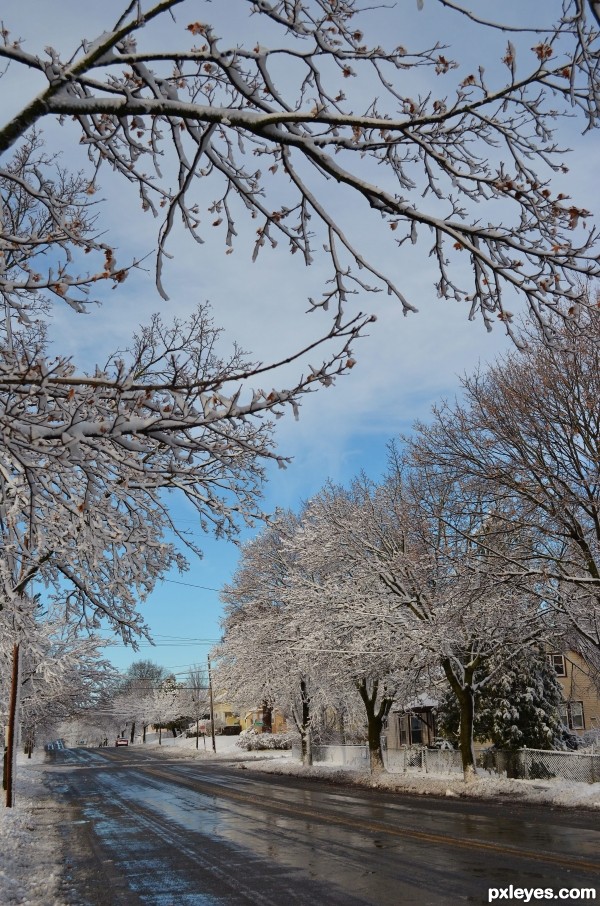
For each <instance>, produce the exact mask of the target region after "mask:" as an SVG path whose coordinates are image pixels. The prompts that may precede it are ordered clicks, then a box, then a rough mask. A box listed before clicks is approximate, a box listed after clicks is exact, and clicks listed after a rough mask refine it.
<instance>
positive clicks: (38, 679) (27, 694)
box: [0, 611, 114, 740]
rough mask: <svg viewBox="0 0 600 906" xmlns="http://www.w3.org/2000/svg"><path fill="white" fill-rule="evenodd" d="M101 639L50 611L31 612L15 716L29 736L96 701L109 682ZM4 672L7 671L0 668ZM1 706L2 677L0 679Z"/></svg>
mask: <svg viewBox="0 0 600 906" xmlns="http://www.w3.org/2000/svg"><path fill="white" fill-rule="evenodd" d="M105 644H106V643H105V641H104V640H102V639H100V638H98V637H94V636H93V635H92V636H90V635H87V634H84V635H82V634H81V633H80V632H78V630H77V628H76V627H74V626H72V625H70V626H69V625H65V623H64V620H63V619H62V615H61V614H60V613H59V612H56V611H54V612H53V613H51V614H46V615H45V616H43V617H41V618H36V620H35V623H34V625H32V626H31V627H30V629H29V632H28V634H27V645H24V646H22V658H21V669H20V684H21V688H20V695H19V699H20V711H19V720H20V723H21V725H22V729H23V734H24V735H25V737H26V738H28V739H30V740H34V739H40V738H41V739H44V738H48V737H49V736H50V734H51V732H52V729H53V728H56V727H57V725H58V724H60V722H61V721H65V720H67V719H69V720H76V719H79V718H80V717H81V716H82V715H83V714H85V713H86V712H87V711H89V710H93V709H94V708H95V707H97V705H98V702H99V701H100V699H101V698H102V695H103V694H104V692H105V691H106V690H108V689H110V688H111V686H112V684H113V683H114V668H112V666H111V664H110V663H109V662H108V661H107V660H106V658H105V657H104V656H103V655H104V651H103V649H104V647H105ZM2 673H3V674H4V677H5V678H6V677H8V676H9V675H10V671H8V670H4V671H2ZM0 689H1V691H2V699H3V708H2V710H5V704H6V701H7V699H8V688H7V683H6V681H5V682H2V681H1V680H0Z"/></svg>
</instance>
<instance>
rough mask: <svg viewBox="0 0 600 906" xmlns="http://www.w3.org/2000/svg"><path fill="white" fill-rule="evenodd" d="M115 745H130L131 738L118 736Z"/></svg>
mask: <svg viewBox="0 0 600 906" xmlns="http://www.w3.org/2000/svg"><path fill="white" fill-rule="evenodd" d="M115 745H116V746H128V745H129V740H128V739H126V738H125V737H124V736H118V737H117V739H115Z"/></svg>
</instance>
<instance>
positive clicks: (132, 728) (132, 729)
mask: <svg viewBox="0 0 600 906" xmlns="http://www.w3.org/2000/svg"><path fill="white" fill-rule="evenodd" d="M134 737H135V720H134V721H133V723H132V724H131V736H130V742H131V745H133V740H134Z"/></svg>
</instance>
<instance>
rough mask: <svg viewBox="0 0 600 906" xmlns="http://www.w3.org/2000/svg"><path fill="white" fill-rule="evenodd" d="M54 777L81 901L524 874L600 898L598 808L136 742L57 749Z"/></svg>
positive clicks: (478, 890)
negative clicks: (270, 768) (263, 769)
mask: <svg viewBox="0 0 600 906" xmlns="http://www.w3.org/2000/svg"><path fill="white" fill-rule="evenodd" d="M46 776H47V782H48V784H49V786H50V788H51V791H52V794H53V797H54V798H55V800H56V801H57V802H58V803H60V805H61V809H62V810H64V809H65V808H66V810H67V811H66V815H67V816H68V817H67V818H66V820H65V826H64V835H65V845H66V850H67V853H68V862H67V872H66V877H65V898H66V900H67V902H70V903H72V904H74V906H121V904H128V906H134V904H149V906H175V904H177V906H246V904H257V906H366V904H369V906H400V904H407V906H412V904H415V906H428V904H432V906H450V904H456V903H463V902H464V903H484V902H488V888H490V887H496V888H508V886H509V884H512V885H513V886H514V887H521V888H537V889H543V890H547V889H550V888H553V893H552V896H554V894H556V899H557V900H558V891H559V890H560V889H564V888H580V887H587V888H594V890H595V892H596V899H597V902H599V903H600V819H599V816H598V815H597V814H595V813H593V812H585V811H580V812H571V811H567V810H564V809H563V810H561V809H558V808H550V807H539V806H538V807H531V806H520V805H515V804H514V803H505V804H502V803H498V804H496V803H494V804H491V805H490V804H484V803H475V802H466V801H462V800H460V801H458V800H452V799H448V800H446V799H433V798H429V797H428V798H426V799H425V798H423V797H409V796H402V795H399V794H394V793H390V792H387V791H386V792H384V791H380V790H359V789H354V788H352V789H347V788H343V787H336V786H333V785H330V784H325V783H323V782H316V781H309V780H306V779H299V778H296V777H285V776H275V775H272V774H260V773H253V772H252V771H251V770H250V769H249V770H240V768H239V766H233V765H231V766H227V765H224V764H223V762H216V761H213V762H210V761H166V760H163V759H161V757H160V756H157V755H153V754H152V753H150V752H147V751H143V750H141V749H137V748H130V749H115V750H109V749H101V750H90V749H71V750H65V751H64V752H57V753H55V755H54V760H53V763H52V765H50V766H49V767H48V768H47V775H46ZM503 899H504V900H505V902H508V898H506V897H504V898H503ZM540 899H541V898H536V899H531V902H538V901H539V900H540ZM543 901H544V902H547V901H548V895H547V894H545V895H544V898H543ZM558 901H559V902H563V903H564V902H582V900H581V899H579V898H578V899H575V898H573V899H570V898H569V899H560V900H558ZM521 902H523V900H521Z"/></svg>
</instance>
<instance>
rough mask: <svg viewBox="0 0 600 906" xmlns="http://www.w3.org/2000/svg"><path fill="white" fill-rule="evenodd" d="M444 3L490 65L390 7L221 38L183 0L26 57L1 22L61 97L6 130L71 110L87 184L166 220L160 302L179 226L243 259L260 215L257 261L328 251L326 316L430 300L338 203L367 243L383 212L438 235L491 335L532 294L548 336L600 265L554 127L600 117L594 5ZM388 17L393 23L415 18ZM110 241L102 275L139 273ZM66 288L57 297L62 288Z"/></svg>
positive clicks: (450, 272)
mask: <svg viewBox="0 0 600 906" xmlns="http://www.w3.org/2000/svg"><path fill="white" fill-rule="evenodd" d="M432 3H433V0H432ZM438 4H439V6H440V7H441V8H443V11H444V15H448V16H455V17H456V21H457V24H460V30H461V31H465V30H466V33H467V34H466V38H467V40H468V39H469V38H471V41H472V43H473V46H476V45H477V44H478V43H479V42H480V41H481V38H482V37H483V36H485V38H486V40H487V41H488V42H491V43H490V50H488V52H487V53H486V57H487V59H486V60H485V61H483V60H482V61H480V65H479V66H477V65H476V64H472V63H471V62H470V61H469V63H468V64H466V65H468V66H471V65H473V68H472V70H467V71H466V70H465V66H464V65H461V60H460V59H457V60H455V59H454V58H453V57H452V55H451V54H452V48H447V47H446V46H445V45H444V44H442V43H441V42H438V43H435V44H434V45H433V46H431V47H418V46H417V47H414V48H413V47H404V46H393V47H384V46H382V45H381V43H380V42H379V41H377V38H376V31H377V25H378V21H379V19H378V15H379V12H378V11H377V10H372V9H371V10H361V9H360V8H359V5H358V4H357V3H355V2H354V0H345V2H343V3H337V4H335V5H333V6H332V5H331V4H329V3H325V2H323V0H305V2H295V3H288V2H287V0H273V2H266V0H264V2H263V0H261V2H256V0H239V2H238V3H237V4H236V9H235V12H233V10H232V13H231V18H232V19H235V18H236V14H237V20H236V21H240V23H241V28H242V31H241V33H240V35H239V37H238V38H237V39H236V40H233V41H232V40H230V39H229V38H228V39H226V40H222V39H220V37H219V35H218V29H219V26H218V24H217V21H218V16H216V20H215V21H213V22H211V19H213V20H214V19H215V10H214V8H213V7H212V6H210V5H206V6H204V5H203V6H202V7H201V8H200V9H201V12H200V13H199V8H198V6H197V5H191V4H189V3H186V2H185V0H164V2H159V3H155V4H152V3H150V4H142V3H137V2H136V3H130V4H128V5H127V6H126V7H125V8H124V9H123V12H122V14H121V15H120V16H119V18H118V20H117V21H116V22H115V23H114V24H112V25H110V24H109V25H108V27H107V30H106V31H104V32H103V33H102V34H101V35H99V36H97V37H95V38H92V37H90V38H89V39H88V40H84V41H82V42H81V44H80V45H79V46H76V47H75V46H74V47H73V48H72V50H71V52H70V53H68V54H67V56H66V57H65V58H62V57H61V56H60V54H59V53H58V52H57V51H56V50H55V49H53V48H51V47H47V48H45V50H43V51H41V50H40V51H39V52H36V51H35V50H33V49H32V50H29V44H26V43H25V41H24V40H23V39H22V36H19V35H11V34H10V32H9V27H10V23H5V29H4V32H3V42H2V45H0V57H2V58H4V59H5V60H6V61H7V62H8V63H10V65H11V66H12V67H16V68H22V69H23V70H27V71H32V72H36V73H39V75H40V77H41V78H42V79H43V80H44V82H45V86H44V87H43V88H42V90H41V91H40V92H39V93H38V94H37V96H35V97H31V98H30V100H29V101H27V102H26V103H25V104H24V106H23V108H22V109H21V110H20V111H18V112H17V113H16V114H14V115H13V116H12V117H11V118H10V119H9V120H8V121H7V122H6V123H5V124H4V125H3V126H2V127H1V128H0V153H3V152H5V151H6V150H8V149H9V148H11V147H13V146H15V145H16V146H17V147H19V143H20V142H22V141H23V140H26V141H30V142H31V141H32V139H31V136H32V134H33V132H32V130H35V129H36V128H39V126H40V125H41V124H42V123H43V121H44V120H45V119H46V118H48V117H58V118H59V119H60V121H61V122H62V124H63V129H64V131H65V141H67V142H68V141H72V142H73V144H77V143H78V142H80V143H81V144H82V146H83V148H84V149H85V150H86V151H87V154H88V158H89V165H88V169H87V174H86V179H87V184H86V189H85V191H87V192H89V193H92V194H93V192H94V191H95V187H96V186H97V184H98V183H99V180H100V179H101V173H102V168H103V167H106V166H109V167H111V168H113V169H114V170H115V171H116V172H117V173H119V174H120V175H121V176H122V177H123V178H124V179H125V180H126V181H128V182H130V183H131V184H132V186H133V187H134V189H135V190H137V192H138V193H139V196H140V200H141V204H142V207H143V208H144V209H146V210H148V211H150V212H151V213H152V214H154V215H155V216H162V225H161V227H160V230H159V235H158V242H157V247H158V254H157V269H156V278H157V284H158V287H159V289H160V291H161V293H162V294H163V296H166V290H165V283H164V280H163V264H164V262H165V260H166V258H167V257H169V256H170V251H169V238H170V235H171V233H172V231H173V227H174V224H175V222H176V220H177V219H180V220H181V221H182V223H183V225H184V228H185V229H186V230H187V231H188V233H189V235H190V236H192V237H193V238H194V239H195V240H196V241H197V242H198V243H200V244H201V243H202V242H203V241H204V237H205V235H206V232H207V231H208V230H213V229H219V230H221V231H222V232H223V238H224V242H225V244H226V246H227V248H228V249H229V250H231V249H233V247H234V245H235V244H236V242H240V241H242V240H240V238H239V235H238V233H239V228H238V227H239V224H240V223H241V222H242V220H243V218H244V217H249V218H250V220H251V221H253V222H254V223H253V232H254V238H253V240H252V243H253V249H254V251H253V254H254V257H256V256H257V255H258V254H259V253H260V252H261V250H262V249H264V248H265V247H266V246H270V247H272V248H274V247H275V246H276V245H277V244H278V243H283V245H284V246H286V247H287V248H288V249H289V251H290V252H291V253H298V254H300V255H301V256H302V257H303V259H304V261H305V263H306V264H311V263H312V262H313V261H314V260H316V258H317V256H319V257H321V256H322V255H323V251H322V248H323V247H324V254H325V257H326V260H328V262H329V267H330V273H329V278H328V279H329V283H328V285H327V286H325V287H324V288H323V293H322V296H321V298H317V299H315V300H311V306H312V307H314V308H318V307H323V308H327V307H328V306H330V307H331V309H332V311H333V312H334V314H333V318H334V322H335V323H336V324H339V323H340V321H342V320H343V319H344V316H343V314H342V309H343V307H344V305H345V304H346V303H347V300H348V296H349V295H352V294H355V293H359V294H362V293H364V292H366V291H371V290H374V291H378V290H385V291H386V292H387V293H389V294H391V295H392V296H395V297H396V298H397V299H398V300H399V301H400V303H401V305H402V306H403V307H404V310H405V311H411V310H413V309H414V307H415V300H410V299H408V298H407V296H406V291H405V289H404V287H403V286H402V284H401V283H400V282H399V280H398V279H397V278H396V276H395V271H396V269H395V268H393V269H392V270H391V272H390V271H389V268H387V269H386V268H385V267H383V266H382V265H381V264H380V263H379V262H378V261H377V260H375V259H374V258H373V256H372V255H371V254H370V252H368V250H367V248H366V247H365V244H364V242H363V241H362V239H361V236H360V232H361V231H360V229H359V230H358V231H357V229H356V227H357V224H356V222H354V220H353V217H352V216H351V215H346V214H344V213H343V211H344V209H345V208H346V207H347V206H348V205H349V206H350V207H351V208H352V209H353V210H355V211H356V212H357V216H358V218H359V223H360V227H361V228H362V230H363V231H364V229H365V224H366V223H367V222H370V223H371V224H372V226H373V228H374V229H376V230H377V229H379V227H380V226H381V225H383V226H384V227H385V229H384V230H383V232H382V234H381V235H382V239H383V240H385V239H387V243H388V246H389V251H390V253H394V252H396V254H397V255H398V256H400V248H401V246H402V245H403V244H404V243H405V242H409V243H414V244H416V245H417V246H421V245H422V244H423V243H425V246H426V248H427V251H429V252H430V254H431V256H432V257H433V259H434V261H435V262H436V264H437V272H438V273H437V278H436V280H435V283H436V288H437V293H438V295H439V296H440V297H442V298H450V299H457V300H460V301H463V302H465V303H466V306H467V308H468V312H469V316H470V317H474V316H475V315H476V314H477V313H479V314H480V315H481V316H482V318H483V320H484V322H485V323H486V325H487V326H488V327H491V324H492V322H493V320H494V319H495V318H499V319H500V320H501V321H502V322H503V323H504V326H505V327H506V329H507V330H508V331H509V332H511V330H512V328H511V320H512V314H511V310H513V309H514V305H515V304H518V299H519V298H521V299H523V300H524V301H525V302H526V304H527V305H528V307H529V309H530V311H531V312H532V314H533V315H534V317H535V318H536V319H537V320H538V321H540V322H541V323H543V324H546V325H548V327H549V326H550V322H549V319H548V312H549V311H556V310H560V305H559V303H560V301H561V300H563V299H565V298H566V299H572V298H574V297H575V295H576V285H577V283H578V281H579V279H580V278H581V276H582V275H592V274H597V273H598V264H597V258H596V253H595V251H594V247H595V242H596V235H595V231H594V230H592V229H589V228H587V227H586V226H585V222H586V220H587V218H588V217H589V212H588V211H586V210H585V208H584V207H583V206H582V204H581V203H580V202H577V201H576V200H571V199H569V198H568V197H567V196H566V195H565V194H564V193H563V192H561V191H560V190H559V189H555V188H554V187H553V184H552V181H551V177H552V174H553V173H554V172H557V171H564V170H565V169H566V164H565V160H566V157H565V149H564V148H562V147H561V144H560V142H559V141H558V140H557V139H556V138H555V136H554V129H555V122H556V119H557V117H560V116H563V115H567V114H573V115H574V116H575V117H577V118H579V120H580V123H581V128H582V129H585V128H591V127H593V126H595V125H596V123H597V111H598V98H599V81H598V55H597V44H598V29H597V22H596V20H595V17H596V14H597V9H596V4H594V3H592V4H591V5H589V6H586V5H585V4H584V3H582V2H580V0H564V2H563V3H561V2H559V0H553V2H551V3H548V4H545V7H544V10H543V15H541V16H540V17H539V19H540V21H536V22H535V23H534V24H533V25H529V26H528V25H526V24H525V25H522V24H519V23H517V25H515V26H513V25H512V24H511V23H510V22H509V21H505V20H503V19H500V20H499V21H497V22H491V21H486V19H485V18H484V17H481V16H478V15H476V14H473V13H471V12H470V11H469V10H468V9H466V8H463V7H462V6H461V5H460V4H459V3H454V2H443V3H439V0H435V3H433V5H434V6H438ZM539 12H541V11H539ZM429 13H430V11H429ZM429 13H428V12H427V11H426V12H421V13H419V11H418V10H417V8H416V7H415V6H414V5H413V9H412V12H411V8H410V6H409V8H407V9H404V8H403V10H402V16H405V15H409V14H412V15H414V16H416V17H419V16H423V15H427V14H429ZM244 14H250V17H251V18H250V20H249V23H246V22H245V21H244ZM386 14H387V15H388V18H390V17H391V21H392V22H393V16H396V15H399V11H398V12H397V11H394V12H389V11H388V12H387V13H386ZM198 15H200V17H201V18H200V19H198V18H196V17H197V16H198ZM248 24H250V26H251V30H250V31H249V30H248ZM156 29H163V32H162V38H161V41H160V42H159V45H158V46H157V45H156V42H154V41H153V40H152V38H153V35H154V34H155V30H156ZM249 34H250V35H252V37H250V38H249V37H248V35H249ZM370 34H373V37H372V38H370V37H369V35H370ZM263 35H264V40H265V41H266V42H267V44H264V43H263ZM254 36H258V37H254ZM507 37H508V38H509V40H508V43H506V40H507ZM171 41H173V42H174V43H173V44H171V43H170V42H171ZM26 48H27V49H26ZM490 53H491V54H492V57H491V59H490ZM493 54H495V58H494V56H493ZM484 62H485V64H486V65H485V67H484V65H483V63H484ZM418 82H423V89H422V90H420V89H419V88H418V87H417V83H418ZM3 178H4V179H8V180H9V181H10V180H11V173H10V171H9V170H5V172H4V174H3ZM18 191H19V192H22V193H25V194H29V195H30V196H31V197H32V198H35V199H37V201H38V202H39V203H40V204H41V205H42V206H43V207H45V208H46V209H47V210H48V212H49V216H50V217H51V218H52V219H54V220H55V221H57V222H58V221H60V224H61V230H62V231H64V232H65V233H66V235H67V240H68V241H75V242H76V243H77V242H78V241H79V240H78V237H77V235H75V236H73V233H75V234H76V233H77V230H76V229H75V230H74V229H73V228H72V227H69V228H68V229H66V227H65V223H64V218H63V219H62V220H61V217H60V216H59V215H58V214H57V213H56V210H55V209H56V206H55V204H54V198H55V197H56V193H55V192H53V191H50V190H49V189H48V188H47V183H46V182H45V181H44V179H43V178H42V179H40V177H39V176H38V175H37V174H36V177H35V178H34V179H29V180H22V181H21V182H20V183H19V188H18ZM346 202H347V204H346ZM339 211H342V214H341V215H338V214H337V213H336V212H339ZM355 237H356V238H355ZM429 246H430V247H429ZM94 248H95V249H96V250H98V251H101V252H103V253H106V254H107V255H108V259H107V264H108V267H107V268H103V269H101V272H105V271H108V272H109V278H110V279H115V278H116V279H122V278H123V276H124V275H125V271H122V270H119V269H118V268H116V266H115V264H114V256H113V253H112V250H110V248H109V247H108V246H105V245H104V244H102V243H97V244H96V245H95V246H94ZM465 265H466V267H465ZM65 275H66V271H63V272H61V277H64V276H65ZM44 279H45V278H44ZM64 282H65V281H64V280H63V279H61V280H59V281H58V285H59V286H60V285H61V284H63V283H64ZM74 282H75V283H76V282H77V281H76V280H75V281H74ZM49 289H50V290H51V292H54V293H56V292H57V291H58V290H57V288H56V280H55V285H51V286H49Z"/></svg>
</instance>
